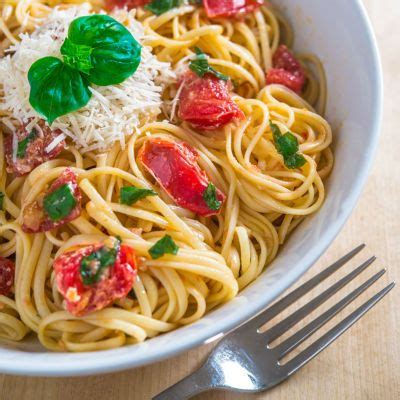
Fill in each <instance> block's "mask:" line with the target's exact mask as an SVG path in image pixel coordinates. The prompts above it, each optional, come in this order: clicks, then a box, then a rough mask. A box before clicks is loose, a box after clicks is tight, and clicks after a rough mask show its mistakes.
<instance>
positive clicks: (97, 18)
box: [61, 14, 142, 86]
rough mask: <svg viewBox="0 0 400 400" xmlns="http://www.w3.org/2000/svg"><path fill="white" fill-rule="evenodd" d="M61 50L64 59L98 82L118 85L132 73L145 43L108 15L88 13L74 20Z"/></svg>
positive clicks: (99, 83) (97, 83) (138, 61)
mask: <svg viewBox="0 0 400 400" xmlns="http://www.w3.org/2000/svg"><path fill="white" fill-rule="evenodd" d="M61 52H62V54H63V56H64V60H65V62H66V63H68V64H69V65H72V66H73V67H74V68H78V69H79V70H80V71H81V72H83V73H85V74H87V75H86V76H87V78H88V80H89V81H90V82H91V83H94V84H96V85H99V86H108V85H117V84H119V83H121V82H123V81H124V80H125V79H127V78H129V77H130V76H131V75H133V74H134V73H135V72H136V70H137V68H138V66H139V64H140V60H141V52H142V46H141V45H140V44H139V43H138V42H137V41H136V40H135V38H134V37H133V36H132V34H131V33H130V32H129V31H128V29H126V28H125V26H123V25H122V24H120V23H119V22H118V21H116V20H115V19H113V18H111V17H109V16H108V15H98V14H95V15H89V16H85V17H79V18H77V19H75V20H74V21H72V23H71V25H70V26H69V30H68V39H67V40H66V43H65V44H64V45H63V47H62V49H61Z"/></svg>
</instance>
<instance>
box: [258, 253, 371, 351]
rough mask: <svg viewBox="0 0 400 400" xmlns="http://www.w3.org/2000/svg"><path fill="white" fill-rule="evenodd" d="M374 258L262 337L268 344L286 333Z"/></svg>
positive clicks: (358, 273) (359, 272)
mask: <svg viewBox="0 0 400 400" xmlns="http://www.w3.org/2000/svg"><path fill="white" fill-rule="evenodd" d="M375 260H376V257H371V258H370V259H369V260H367V261H365V262H364V263H362V264H361V265H360V266H359V267H358V268H356V269H355V270H353V271H351V272H350V273H349V274H348V275H346V276H345V277H343V278H342V279H340V280H339V281H337V282H336V283H335V284H334V285H332V286H331V287H330V288H328V289H326V290H325V291H324V292H322V293H321V294H320V295H318V296H317V297H315V298H314V299H312V300H311V301H310V302H309V303H307V304H306V305H304V306H303V307H301V308H299V309H298V310H297V311H295V312H294V313H293V314H291V315H289V316H288V317H287V318H285V319H284V320H282V321H280V322H279V323H277V324H276V325H275V326H273V327H272V328H270V329H269V330H267V331H266V332H264V333H262V335H263V336H265V338H266V339H267V341H268V343H270V342H272V341H273V340H275V339H276V338H278V337H279V336H281V335H282V334H283V333H285V332H286V331H288V330H289V329H290V328H291V327H292V326H294V325H296V324H297V323H298V322H299V321H301V320H302V319H303V318H305V317H306V316H307V315H309V314H310V313H311V312H312V311H313V310H315V309H316V308H318V307H319V306H320V305H321V304H323V303H324V302H325V301H327V300H328V299H329V298H330V297H332V296H333V295H334V294H335V293H337V292H338V291H339V290H340V289H341V288H343V287H344V286H345V285H347V284H348V283H349V282H351V281H352V280H353V279H354V278H355V277H357V276H358V275H360V274H361V273H362V272H363V271H364V270H365V269H366V268H367V267H368V266H370V265H371V264H372V263H373V262H374V261H375Z"/></svg>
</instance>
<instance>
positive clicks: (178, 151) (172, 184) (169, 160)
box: [139, 139, 226, 217]
mask: <svg viewBox="0 0 400 400" xmlns="http://www.w3.org/2000/svg"><path fill="white" fill-rule="evenodd" d="M139 159H140V161H141V163H142V164H143V165H144V166H145V168H146V169H147V170H148V171H149V172H150V173H151V174H152V175H153V176H154V178H155V179H156V180H157V182H158V183H159V184H160V185H161V186H162V188H163V189H164V190H165V191H166V192H167V193H168V195H169V196H170V197H171V198H172V199H173V200H174V201H175V203H176V204H177V205H179V206H180V207H183V208H186V209H187V210H190V211H192V212H194V213H196V214H197V215H200V216H203V217H208V216H211V215H217V214H219V213H220V211H221V208H222V203H223V202H224V201H225V199H226V196H225V195H224V194H223V193H222V192H221V191H220V190H218V189H216V195H217V200H219V201H220V202H221V207H220V208H219V210H212V209H210V208H209V206H208V205H207V203H206V201H205V200H204V198H203V195H204V192H205V190H206V189H207V186H208V185H209V183H210V180H209V179H208V176H207V175H206V173H205V172H204V171H203V170H202V169H201V168H200V167H199V165H198V164H197V160H198V154H197V152H196V150H194V149H193V148H192V147H191V146H189V145H188V144H187V143H176V142H172V141H167V140H163V139H150V140H147V141H146V143H145V144H144V145H143V147H142V148H141V150H140V152H139Z"/></svg>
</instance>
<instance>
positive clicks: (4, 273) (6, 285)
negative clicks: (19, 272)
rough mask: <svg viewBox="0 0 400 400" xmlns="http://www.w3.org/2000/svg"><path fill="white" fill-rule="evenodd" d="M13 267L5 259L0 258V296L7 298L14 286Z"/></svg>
mask: <svg viewBox="0 0 400 400" xmlns="http://www.w3.org/2000/svg"><path fill="white" fill-rule="evenodd" d="M14 273H15V265H14V263H13V262H12V261H10V260H9V259H7V258H5V257H0V295H3V296H8V295H9V294H10V292H11V288H12V286H13V284H14Z"/></svg>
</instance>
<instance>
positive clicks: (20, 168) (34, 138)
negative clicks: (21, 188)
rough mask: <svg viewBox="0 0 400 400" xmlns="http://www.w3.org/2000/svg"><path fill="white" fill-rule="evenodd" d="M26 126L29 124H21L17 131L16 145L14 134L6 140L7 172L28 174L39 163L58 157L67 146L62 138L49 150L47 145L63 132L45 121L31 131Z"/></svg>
mask: <svg viewBox="0 0 400 400" xmlns="http://www.w3.org/2000/svg"><path fill="white" fill-rule="evenodd" d="M26 127H27V124H25V125H21V127H20V128H19V129H18V130H17V131H16V132H15V136H16V140H17V143H15V144H14V145H13V137H12V135H9V136H8V137H7V138H6V140H5V141H4V149H5V154H6V160H7V172H9V173H14V174H15V175H17V176H23V175H26V174H28V173H29V172H31V171H32V170H33V169H34V168H36V167H37V166H38V165H40V164H43V163H44V162H45V161H48V160H52V159H53V158H55V157H57V156H58V155H59V154H60V153H61V151H62V150H63V149H64V147H65V141H64V140H62V141H61V142H60V143H58V144H57V145H56V146H55V147H54V148H53V149H51V150H50V151H47V147H48V146H49V145H50V144H51V143H52V142H53V140H54V139H55V138H56V137H58V136H59V135H61V134H62V132H61V131H60V130H59V129H56V130H54V131H53V130H51V129H50V127H49V126H48V125H47V124H46V123H45V121H43V120H40V121H39V122H38V123H37V124H36V125H35V126H34V127H33V128H32V129H30V130H29V131H28V130H27V129H26ZM14 146H15V147H16V148H15V149H14ZM14 152H15V154H14Z"/></svg>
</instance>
